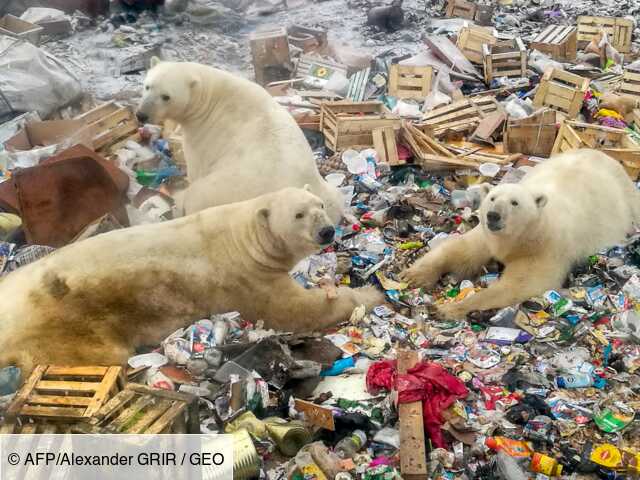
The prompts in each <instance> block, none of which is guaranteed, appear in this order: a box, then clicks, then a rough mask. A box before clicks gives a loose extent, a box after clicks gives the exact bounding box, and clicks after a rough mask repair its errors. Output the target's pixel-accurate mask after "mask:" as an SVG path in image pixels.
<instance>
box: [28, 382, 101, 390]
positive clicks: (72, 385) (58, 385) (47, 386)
mask: <svg viewBox="0 0 640 480" xmlns="http://www.w3.org/2000/svg"><path fill="white" fill-rule="evenodd" d="M99 387H100V384H99V383H96V382H63V381H58V380H40V381H39V382H38V383H36V386H35V390H37V391H38V392H63V391H68V392H95V391H96V390H97V389H98V388H99Z"/></svg>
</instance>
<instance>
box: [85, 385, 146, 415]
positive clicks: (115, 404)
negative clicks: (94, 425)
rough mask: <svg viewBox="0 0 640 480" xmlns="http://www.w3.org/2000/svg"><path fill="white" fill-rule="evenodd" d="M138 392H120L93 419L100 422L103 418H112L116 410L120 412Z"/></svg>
mask: <svg viewBox="0 0 640 480" xmlns="http://www.w3.org/2000/svg"><path fill="white" fill-rule="evenodd" d="M135 395H136V393H135V392H133V391H131V390H123V391H122V392H120V393H118V394H117V395H116V396H115V397H113V398H112V399H111V400H109V401H108V402H107V403H106V404H105V405H104V406H103V407H102V408H101V409H100V410H98V412H96V414H95V415H94V418H93V420H92V421H95V422H99V421H102V420H105V421H106V420H108V419H109V418H111V417H112V416H113V415H114V414H115V413H116V412H118V411H119V410H120V409H121V408H123V407H124V406H125V405H127V404H128V403H129V401H131V400H132V399H133V398H134V397H135Z"/></svg>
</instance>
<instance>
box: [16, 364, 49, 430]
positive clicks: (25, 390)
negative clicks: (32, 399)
mask: <svg viewBox="0 0 640 480" xmlns="http://www.w3.org/2000/svg"><path fill="white" fill-rule="evenodd" d="M46 370H47V365H38V366H36V368H34V369H33V372H31V375H30V376H29V378H28V380H27V381H26V382H25V383H24V385H22V388H20V390H19V391H18V393H16V396H15V397H14V399H13V401H12V402H11V405H9V408H8V409H7V415H8V416H9V417H13V416H15V415H17V414H18V412H19V411H20V409H21V408H22V406H23V405H24V404H25V402H26V401H27V399H28V398H29V395H30V394H31V392H32V391H33V388H34V386H35V385H36V384H37V383H38V382H39V381H40V379H41V378H42V375H43V374H44V372H45V371H46Z"/></svg>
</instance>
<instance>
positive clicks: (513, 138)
mask: <svg viewBox="0 0 640 480" xmlns="http://www.w3.org/2000/svg"><path fill="white" fill-rule="evenodd" d="M557 134H558V129H557V127H556V112H555V111H553V110H548V109H543V110H538V111H537V112H536V113H534V114H533V115H531V116H530V117H526V118H521V119H509V120H508V121H507V122H506V123H505V129H504V136H503V138H504V142H503V143H504V148H505V151H506V152H507V153H523V154H525V155H535V156H537V157H549V156H550V155H551V151H552V150H553V145H554V143H555V141H556V136H557Z"/></svg>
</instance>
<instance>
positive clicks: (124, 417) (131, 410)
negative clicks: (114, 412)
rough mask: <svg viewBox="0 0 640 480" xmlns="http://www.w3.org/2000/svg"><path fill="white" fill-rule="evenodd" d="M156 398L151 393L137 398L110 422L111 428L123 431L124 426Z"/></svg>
mask: <svg viewBox="0 0 640 480" xmlns="http://www.w3.org/2000/svg"><path fill="white" fill-rule="evenodd" d="M154 400H155V399H154V398H153V397H151V396H150V395H142V396H140V397H138V398H137V399H136V401H135V402H133V403H132V404H131V405H130V406H129V407H127V408H125V409H124V410H123V411H122V412H120V414H119V415H118V416H117V417H116V418H115V419H113V420H112V421H111V422H109V429H110V430H113V431H118V432H119V431H122V429H123V428H124V427H126V426H127V424H128V423H129V422H130V421H131V420H132V419H133V418H134V417H135V416H136V415H138V414H139V413H140V412H141V411H142V410H143V409H144V408H146V407H148V406H149V405H152V404H153V403H154Z"/></svg>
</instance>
